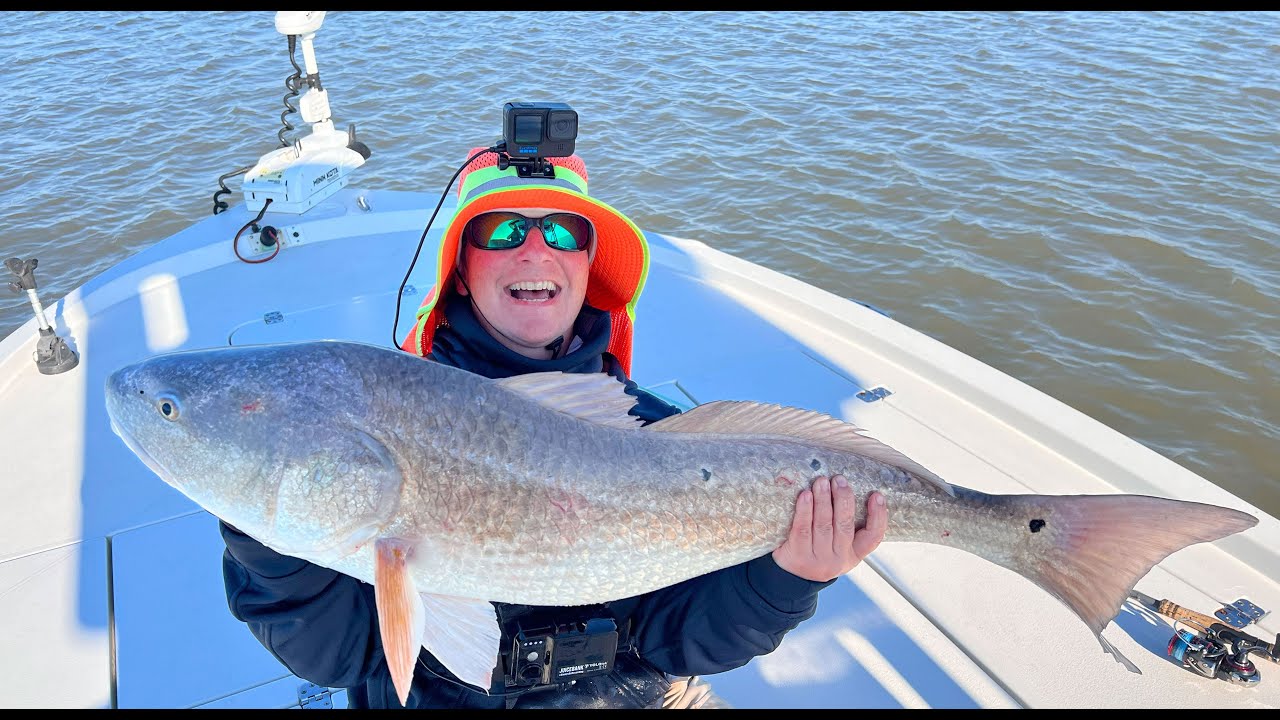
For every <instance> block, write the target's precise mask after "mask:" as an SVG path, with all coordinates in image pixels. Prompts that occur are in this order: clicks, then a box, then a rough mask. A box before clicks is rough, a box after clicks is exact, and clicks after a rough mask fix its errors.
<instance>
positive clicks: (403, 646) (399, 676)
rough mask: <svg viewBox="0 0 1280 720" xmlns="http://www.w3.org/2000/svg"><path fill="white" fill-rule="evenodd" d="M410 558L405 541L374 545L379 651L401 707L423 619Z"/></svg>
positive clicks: (410, 549)
mask: <svg viewBox="0 0 1280 720" xmlns="http://www.w3.org/2000/svg"><path fill="white" fill-rule="evenodd" d="M412 554H413V543H411V542H409V541H407V540H400V539H398V538H383V539H381V540H378V541H377V543H376V544H375V551H374V557H375V558H376V560H375V566H374V580H373V588H374V595H375V597H376V598H377V604H378V626H379V627H380V628H381V631H382V651H383V654H384V655H386V658H387V667H388V668H389V669H390V671H391V683H392V684H393V685H394V686H395V688H396V695H397V696H398V697H399V698H400V704H401V705H404V704H405V702H406V701H407V700H408V698H409V688H410V687H412V685H413V671H414V668H415V667H416V666H417V663H418V648H419V646H420V643H419V638H421V637H422V630H423V626H424V625H425V624H426V617H427V616H426V613H424V612H423V607H422V600H421V599H420V598H419V594H418V591H417V589H416V588H415V587H414V582H413V576H412V575H411V574H410V572H409V559H410V558H411V557H412Z"/></svg>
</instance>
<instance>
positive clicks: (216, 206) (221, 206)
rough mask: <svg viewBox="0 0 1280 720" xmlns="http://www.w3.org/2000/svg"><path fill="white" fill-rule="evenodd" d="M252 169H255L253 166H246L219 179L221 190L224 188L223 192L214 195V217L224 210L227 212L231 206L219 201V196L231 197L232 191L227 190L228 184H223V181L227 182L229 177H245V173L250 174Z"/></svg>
mask: <svg viewBox="0 0 1280 720" xmlns="http://www.w3.org/2000/svg"><path fill="white" fill-rule="evenodd" d="M252 169H253V166H252V165H245V166H244V167H242V168H240V169H239V170H232V171H231V172H229V173H227V174H226V175H223V176H221V177H219V178H218V187H220V188H222V189H221V190H218V191H216V192H214V193H213V214H214V215H217V214H218V213H220V212H222V211H223V210H226V209H227V208H228V207H230V206H229V205H227V204H226V203H225V202H222V201H221V200H219V199H218V196H219V195H230V194H231V190H230V189H228V188H227V184H226V183H225V182H223V181H224V180H226V179H227V178H229V177H235V176H236V175H243V174H245V173H247V172H249V171H250V170H252Z"/></svg>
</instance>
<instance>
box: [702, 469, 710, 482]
mask: <svg viewBox="0 0 1280 720" xmlns="http://www.w3.org/2000/svg"><path fill="white" fill-rule="evenodd" d="M702 479H703V480H704V481H707V480H710V479H711V471H710V470H708V469H706V468H702Z"/></svg>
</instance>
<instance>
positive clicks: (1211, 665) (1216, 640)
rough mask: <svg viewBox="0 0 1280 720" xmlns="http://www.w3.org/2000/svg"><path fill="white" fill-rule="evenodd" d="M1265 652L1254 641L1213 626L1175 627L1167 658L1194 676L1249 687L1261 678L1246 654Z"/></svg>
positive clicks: (1246, 636)
mask: <svg viewBox="0 0 1280 720" xmlns="http://www.w3.org/2000/svg"><path fill="white" fill-rule="evenodd" d="M1269 649H1270V648H1269V647H1268V645H1267V644H1266V643H1262V642H1260V641H1258V640H1257V638H1254V637H1251V636H1249V635H1245V634H1243V633H1237V632H1235V631H1234V630H1232V629H1231V628H1228V627H1226V626H1225V625H1220V624H1216V623H1215V624H1214V625H1212V626H1210V627H1209V628H1198V629H1197V630H1188V629H1185V628H1176V627H1175V630H1174V636H1173V638H1172V639H1170V640H1169V648H1168V654H1169V657H1171V658H1173V659H1174V660H1175V661H1177V662H1179V663H1181V664H1182V666H1183V667H1185V668H1187V669H1188V670H1190V671H1192V672H1194V673H1196V674H1197V675H1201V676H1203V677H1207V678H1218V679H1221V680H1226V681H1227V682H1229V683H1232V684H1233V685H1244V686H1247V687H1252V686H1254V685H1257V684H1258V683H1259V682H1260V681H1261V680H1262V676H1261V675H1259V674H1258V667H1257V666H1256V665H1254V663H1253V661H1252V660H1250V659H1249V654H1250V653H1254V652H1257V653H1262V654H1265V653H1267V652H1268V650H1269Z"/></svg>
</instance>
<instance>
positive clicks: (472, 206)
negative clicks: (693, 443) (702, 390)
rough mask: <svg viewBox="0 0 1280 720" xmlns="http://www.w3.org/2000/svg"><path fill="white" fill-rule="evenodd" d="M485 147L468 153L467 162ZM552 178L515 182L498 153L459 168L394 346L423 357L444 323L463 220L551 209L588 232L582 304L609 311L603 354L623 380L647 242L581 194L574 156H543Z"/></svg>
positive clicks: (582, 173)
mask: <svg viewBox="0 0 1280 720" xmlns="http://www.w3.org/2000/svg"><path fill="white" fill-rule="evenodd" d="M484 149H485V148H482V147H478V148H472V150H471V152H469V153H467V157H471V156H472V155H475V154H476V153H478V152H480V151H482V150H484ZM549 160H550V162H551V164H552V165H554V166H555V177H554V178H539V177H533V178H522V177H519V175H517V172H516V168H515V167H508V168H507V169H506V170H499V169H498V156H497V154H496V153H493V152H488V153H484V154H483V155H481V156H479V157H477V158H476V159H474V160H472V161H471V163H470V164H468V165H467V166H466V167H465V168H464V169H463V171H462V177H461V179H460V181H459V185H458V207H457V210H455V211H454V214H453V218H452V219H451V220H450V221H449V225H448V226H447V227H445V229H444V236H443V238H442V239H441V241H440V253H439V256H438V258H437V261H436V283H435V285H434V286H433V287H432V288H431V290H430V291H428V292H427V297H426V299H425V300H423V301H422V306H421V307H419V308H418V312H417V324H416V325H415V326H414V328H413V330H412V331H410V332H409V335H408V336H407V337H405V339H404V342H403V343H401V345H400V347H401V349H403V350H405V351H407V352H412V353H416V354H417V355H419V356H421V357H425V356H426V355H427V354H429V353H430V352H431V341H432V338H434V337H435V333H436V330H437V329H438V328H439V327H440V326H441V325H443V324H444V323H445V318H444V305H445V303H446V302H447V301H448V299H449V298H450V297H452V296H453V295H454V293H453V292H450V291H449V284H448V283H449V282H450V278H451V276H452V275H453V271H454V268H455V267H457V263H458V258H459V256H460V255H461V253H460V252H459V251H460V243H461V239H462V229H463V227H465V226H466V224H467V222H468V221H469V220H471V218H473V217H475V216H477V215H480V214H481V213H486V212H490V211H493V210H521V209H532V208H547V209H555V210H560V211H564V212H572V213H577V214H578V215H581V216H583V217H585V218H587V219H588V220H590V221H591V225H592V226H593V227H594V229H595V240H594V243H595V244H594V248H593V254H592V260H591V269H590V271H589V274H588V276H587V295H586V303H587V304H588V305H590V306H591V307H593V308H596V309H598V310H603V311H604V312H606V313H608V314H609V320H610V326H611V330H610V334H609V347H608V352H609V353H610V354H611V355H613V356H614V357H616V358H617V359H618V362H620V363H621V364H622V369H623V371H624V372H625V373H626V374H627V375H628V376H630V375H631V335H632V332H631V329H632V326H633V324H634V323H635V308H636V301H637V300H639V299H640V291H641V290H643V289H644V282H645V278H646V277H647V276H648V274H649V244H648V243H647V242H646V241H645V238H644V233H643V232H641V230H640V228H638V227H636V225H635V223H633V222H631V220H630V219H629V218H627V216H626V215H623V214H622V213H620V212H618V211H617V210H615V209H613V208H612V207H610V206H609V205H606V204H605V203H602V202H600V201H599V200H596V199H594V198H592V197H590V196H588V195H587V166H586V164H585V163H583V162H582V158H580V157H578V156H577V155H570V156H568V157H554V158H549Z"/></svg>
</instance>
